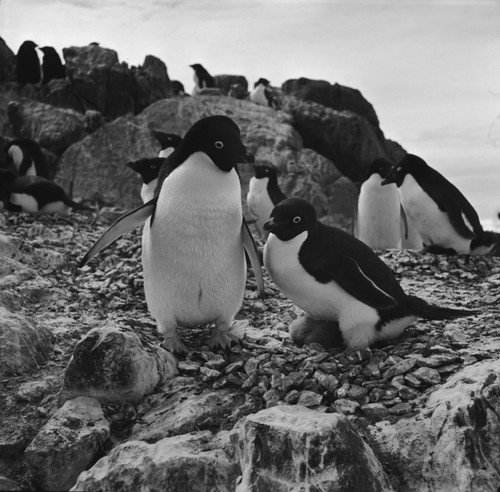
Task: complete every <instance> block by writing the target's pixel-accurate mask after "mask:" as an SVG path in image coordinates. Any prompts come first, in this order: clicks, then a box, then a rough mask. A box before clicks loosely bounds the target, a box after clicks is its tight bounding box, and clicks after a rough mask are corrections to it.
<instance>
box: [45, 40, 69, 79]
mask: <svg viewBox="0 0 500 492" xmlns="http://www.w3.org/2000/svg"><path fill="white" fill-rule="evenodd" d="M40 50H41V51H42V52H43V60H42V70H43V80H42V84H43V85H45V84H48V83H49V82H50V81H51V80H52V79H64V78H65V77H66V67H65V66H64V65H63V64H62V62H61V58H60V57H59V55H58V54H57V51H56V50H55V49H54V48H52V46H44V47H43V48H40Z"/></svg>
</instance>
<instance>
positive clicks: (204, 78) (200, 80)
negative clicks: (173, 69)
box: [189, 63, 215, 94]
mask: <svg viewBox="0 0 500 492" xmlns="http://www.w3.org/2000/svg"><path fill="white" fill-rule="evenodd" d="M189 66H190V67H191V68H192V69H193V70H194V76H193V78H194V82H195V88H194V90H193V94H196V93H198V92H200V91H201V90H202V89H210V88H214V87H215V80H214V78H213V77H212V76H211V75H210V74H209V73H208V71H207V70H206V68H205V67H204V66H203V65H201V64H200V63H194V64H193V65H189Z"/></svg>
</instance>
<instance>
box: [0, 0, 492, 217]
mask: <svg viewBox="0 0 500 492" xmlns="http://www.w3.org/2000/svg"><path fill="white" fill-rule="evenodd" d="M0 36H2V37H3V38H4V39H5V41H6V42H7V44H8V45H9V47H10V48H11V49H12V50H13V51H14V52H16V51H17V49H18V47H19V45H20V44H21V43H22V42H23V41H24V40H26V39H32V40H33V41H35V42H36V43H37V44H38V45H40V46H43V45H50V46H54V47H55V48H56V49H57V50H58V51H59V52H60V53H61V52H62V48H63V47H67V46H72V45H74V46H83V45H86V44H88V43H90V42H93V41H97V42H99V43H100V44H101V46H104V47H107V48H112V49H114V50H116V51H117V52H118V55H119V57H120V60H121V61H125V62H127V63H129V64H130V65H138V64H141V63H142V62H143V60H144V57H145V56H146V55H148V54H152V55H155V56H157V57H158V58H160V59H162V60H163V61H164V62H165V64H166V65H167V69H168V73H169V76H170V78H171V79H177V80H180V81H182V82H183V84H184V86H185V88H186V90H187V91H188V92H190V91H191V90H192V88H193V85H194V83H193V80H192V69H191V68H190V67H189V64H192V63H201V64H203V65H204V66H205V68H207V69H208V71H209V72H210V73H212V75H215V74H222V73H231V74H238V75H244V76H245V77H246V78H247V80H248V81H249V84H251V85H253V82H254V81H255V80H257V79H258V78H259V77H266V78H267V79H269V80H270V81H271V83H272V84H273V85H276V86H280V85H281V84H282V83H283V82H284V81H285V80H287V79H291V78H298V77H308V78H312V79H322V80H327V81H329V82H330V83H335V82H338V83H339V84H342V85H347V86H349V87H354V88H356V89H359V90H360V91H361V92H362V94H363V95H364V96H365V97H366V98H367V99H368V100H369V101H370V102H371V103H372V104H373V106H374V108H375V111H376V112H377V115H378V117H379V120H380V124H381V128H382V130H383V131H384V133H385V135H386V137H387V138H391V139H393V140H396V141H398V142H399V143H400V144H401V145H402V146H403V147H404V148H405V149H406V150H408V151H409V152H412V153H415V154H417V155H419V156H421V157H422V158H424V159H425V160H426V161H427V162H428V164H430V165H431V166H433V167H434V168H436V169H437V170H439V171H440V172H441V173H443V174H444V175H445V176H446V177H447V178H448V179H449V180H450V181H452V182H453V183H454V184H455V185H456V186H458V188H459V189H460V190H461V191H462V192H463V193H464V194H465V196H466V197H467V198H468V199H469V201H471V203H472V204H473V205H474V207H475V208H476V209H477V210H478V212H479V214H480V216H481V217H482V218H488V217H491V216H492V215H493V214H494V212H495V211H496V209H499V210H500V119H497V116H498V115H499V114H500V0H487V1H483V0H470V1H469V0H455V1H446V0H422V1H418V0H415V1H414V0H394V1H392V0H391V1H389V0H386V1H377V0H374V1H368V0H366V1H359V0H354V1H352V0H350V1H345V2H340V1H334V0H328V1H326V0H325V1H311V0H307V1H306V0H295V1H292V0H287V1H285V0H271V1H270V0H268V1H253V2H248V1H239V0H133V1H132V0H123V1H118V0H69V1H68V0H64V1H62V0H61V1H56V0H0ZM494 139H498V142H497V145H498V147H495V145H494V143H493V140H494Z"/></svg>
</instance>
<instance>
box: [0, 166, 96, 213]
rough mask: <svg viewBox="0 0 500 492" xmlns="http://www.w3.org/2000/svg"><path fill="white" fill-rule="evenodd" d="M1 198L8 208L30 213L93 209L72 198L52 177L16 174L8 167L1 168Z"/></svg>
mask: <svg viewBox="0 0 500 492" xmlns="http://www.w3.org/2000/svg"><path fill="white" fill-rule="evenodd" d="M0 200H1V201H2V202H3V204H4V208H5V209H7V210H12V211H23V212H28V213H39V212H42V213H58V214H63V215H67V214H69V212H70V211H71V209H75V210H89V211H90V210H92V209H91V208H89V207H87V206H85V205H82V204H80V203H77V202H74V201H73V200H71V199H70V198H69V197H68V195H67V194H66V192H65V191H64V190H63V189H62V188H61V187H60V186H59V185H58V184H56V183H54V182H53V181H50V179H45V178H40V177H39V176H16V175H15V174H14V173H13V172H12V171H10V170H8V169H0Z"/></svg>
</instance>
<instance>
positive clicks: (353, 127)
mask: <svg viewBox="0 0 500 492" xmlns="http://www.w3.org/2000/svg"><path fill="white" fill-rule="evenodd" d="M283 110H284V111H287V112H289V113H290V114H291V115H292V118H293V126H294V128H296V129H297V131H298V132H299V134H300V136H301V137H302V139H303V141H304V146H305V147H310V148H311V149H314V150H315V151H316V152H319V153H320V154H321V155H323V156H325V157H327V158H328V159H330V160H331V161H332V162H334V163H335V165H336V166H337V168H338V169H339V170H340V171H341V172H342V173H343V174H344V175H345V176H347V177H348V178H350V179H352V180H353V181H356V182H361V181H364V180H365V179H366V177H367V175H368V170H369V167H370V164H371V163H372V162H373V160H374V159H376V158H377V157H389V152H388V144H387V142H386V140H385V138H384V136H383V134H382V132H381V131H380V129H378V128H376V127H374V126H373V125H372V124H370V123H369V122H368V121H367V120H366V119H365V118H364V117H362V116H359V115H357V114H355V113H353V112H351V111H337V110H334V109H331V108H328V107H326V106H323V105H321V104H318V103H315V102H310V101H301V100H299V99H297V98H295V97H292V96H288V97H285V98H284V103H283ZM391 152H392V153H394V147H393V146H392V145H391ZM402 155H404V153H403V154H402ZM402 155H401V157H402Z"/></svg>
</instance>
